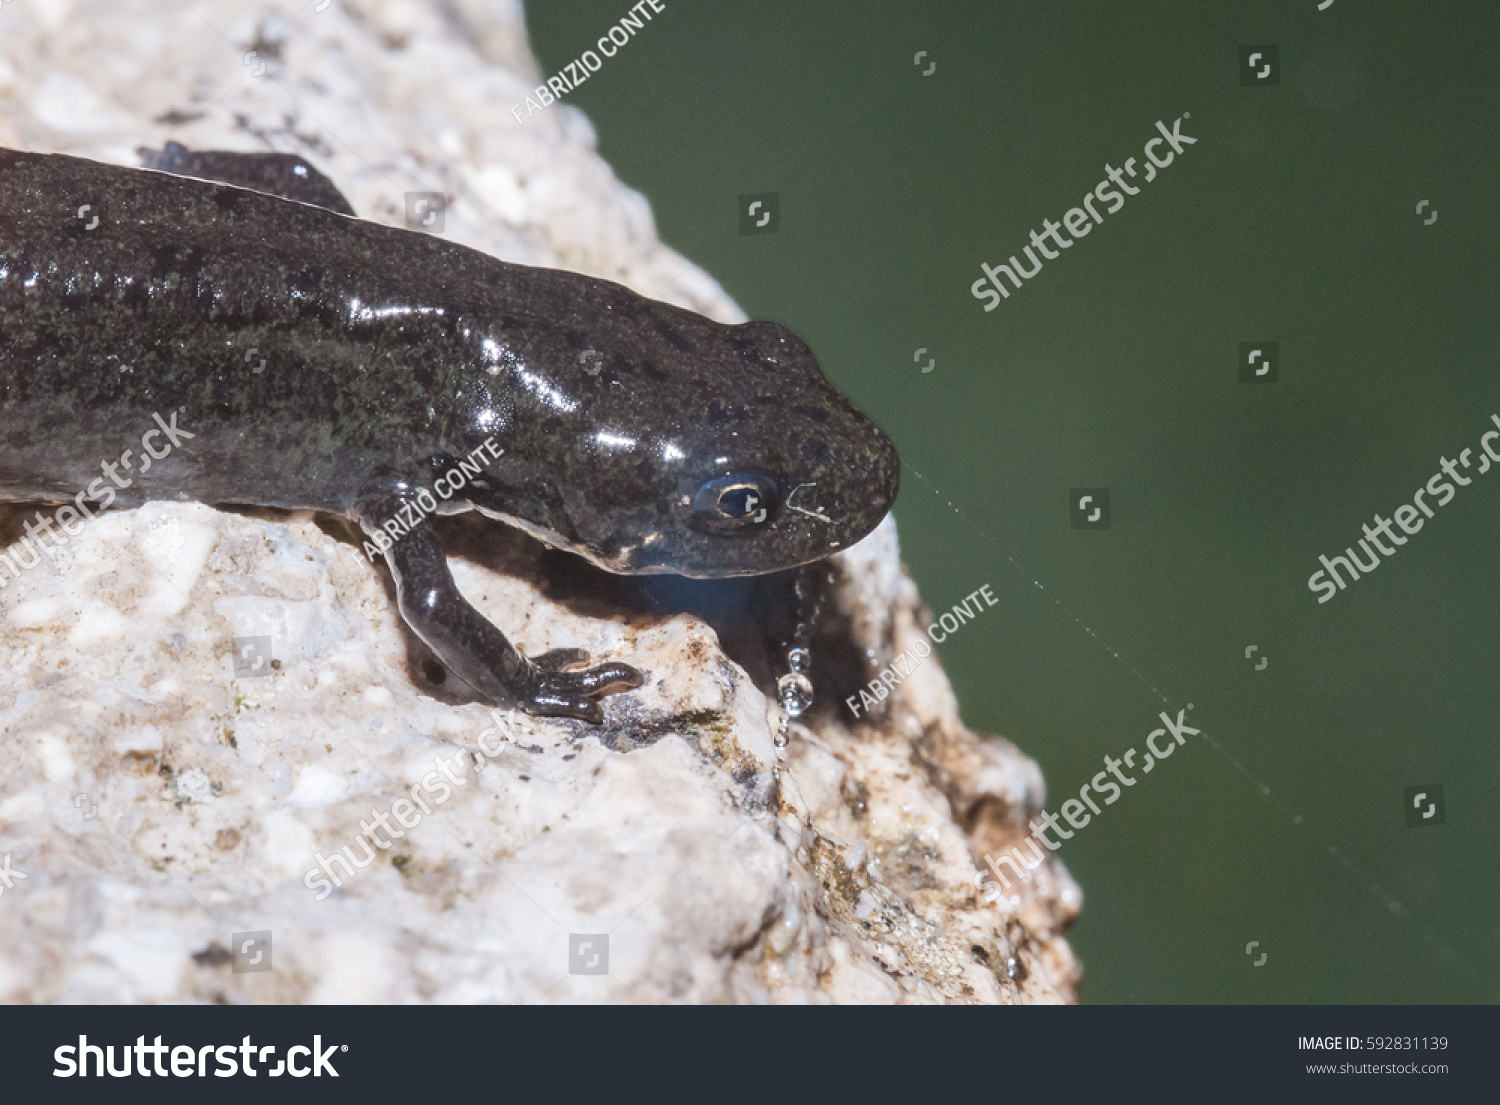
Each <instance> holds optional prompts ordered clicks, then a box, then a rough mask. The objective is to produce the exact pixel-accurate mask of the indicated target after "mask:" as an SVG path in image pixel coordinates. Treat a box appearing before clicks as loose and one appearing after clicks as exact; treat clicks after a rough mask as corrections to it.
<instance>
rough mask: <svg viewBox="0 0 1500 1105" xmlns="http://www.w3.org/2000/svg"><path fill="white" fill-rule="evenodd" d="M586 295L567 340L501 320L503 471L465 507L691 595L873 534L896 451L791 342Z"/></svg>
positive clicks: (549, 328)
mask: <svg viewBox="0 0 1500 1105" xmlns="http://www.w3.org/2000/svg"><path fill="white" fill-rule="evenodd" d="M581 279H586V278H580V277H577V276H576V275H573V280H574V281H575V282H576V281H578V280H581ZM589 284H590V285H591V289H590V290H591V292H592V294H591V295H588V296H585V297H580V295H579V289H578V288H577V286H576V284H575V286H574V287H572V288H571V289H570V295H571V298H570V301H569V303H568V307H569V308H570V309H569V310H567V311H566V312H565V313H564V314H563V317H564V318H566V320H567V322H566V324H558V323H553V324H551V325H547V324H544V323H543V322H542V321H541V312H540V311H538V313H537V315H536V316H533V317H534V319H535V321H530V320H522V319H518V318H515V317H511V318H509V319H507V326H506V327H505V328H504V329H505V331H506V333H505V334H504V337H503V338H502V339H501V340H500V342H499V343H498V346H499V349H500V352H499V354H498V356H497V357H496V358H495V359H496V360H497V361H498V362H500V363H502V364H503V365H504V366H505V369H506V371H505V373H504V374H505V376H507V377H508V381H507V383H508V384H509V385H510V386H508V387H507V388H506V393H507V394H508V395H509V396H511V397H514V405H513V406H510V408H509V410H508V411H507V414H509V416H510V417H509V418H505V419H502V420H501V421H502V422H505V423H508V424H507V425H503V426H500V427H498V428H499V429H500V430H501V438H500V440H501V442H502V444H503V445H504V446H505V447H506V454H505V455H504V456H503V457H502V458H500V460H498V461H496V462H495V463H494V464H493V465H492V466H491V467H490V471H489V473H488V479H487V482H489V483H491V484H492V485H493V486H494V487H495V488H496V489H497V491H496V493H495V495H494V496H493V498H492V500H491V501H490V502H488V503H487V502H485V501H482V500H481V499H479V498H475V499H474V500H473V501H474V505H475V506H477V507H478V508H479V509H481V510H485V511H486V512H487V513H491V514H494V515H497V516H502V517H504V518H505V520H507V521H510V522H512V523H513V524H517V525H520V526H521V527H522V528H524V529H527V530H528V531H530V532H532V533H533V534H534V535H535V536H538V537H540V538H542V539H543V540H545V541H547V542H548V543H550V544H553V545H556V546H559V547H562V548H567V549H570V550H572V551H573V552H576V553H578V554H579V555H581V556H583V557H585V558H587V559H588V560H590V561H592V562H593V563H595V564H597V565H599V566H600V567H602V568H605V569H607V570H609V571H612V572H619V573H625V574H657V573H670V574H676V575H683V576H690V577H695V578H719V577H728V576H745V575H758V574H761V573H765V572H775V571H782V570H784V569H788V568H794V567H797V566H798V565H801V564H806V563H809V562H812V561H816V560H821V559H823V558H824V557H828V556H831V555H833V554H834V553H837V552H839V551H841V550H843V549H846V548H848V547H849V546H850V545H853V544H854V543H855V542H857V541H859V540H860V539H861V538H862V537H864V536H865V535H866V534H868V533H869V532H870V531H871V530H873V529H874V528H875V527H876V526H877V525H879V523H880V521H881V519H883V518H884V517H885V515H886V514H887V513H888V512H889V511H890V509H891V505H892V503H893V502H894V501H895V498H896V491H897V485H898V481H899V473H900V458H899V457H898V456H897V454H896V449H895V446H894V445H893V444H892V443H891V441H890V439H889V438H888V437H887V436H886V435H885V434H884V433H882V432H881V430H880V429H879V428H878V427H876V425H875V424H874V423H873V422H871V421H870V419H869V418H867V417H866V416H865V415H863V414H862V413H860V412H859V411H858V410H857V409H855V407H854V405H853V404H852V403H850V402H849V400H848V399H846V398H845V397H844V396H843V395H841V394H840V393H839V392H838V391H837V390H835V389H834V388H833V386H832V385H831V384H829V383H828V381H827V379H825V378H824V376H823V372H822V370H821V368H820V367H819V366H818V362H817V360H816V358H814V356H813V354H812V351H811V350H810V349H808V347H807V345H806V344H805V343H804V342H803V341H802V340H801V339H800V338H798V337H797V336H796V335H795V334H793V333H792V332H791V331H790V330H788V329H787V328H785V327H784V326H780V325H777V324H775V323H770V322H747V323H743V324H740V325H726V324H723V323H718V322H714V321H713V320H711V319H707V318H705V317H703V316H701V315H697V314H694V313H692V312H690V311H685V310H682V309H680V308H677V307H672V306H670V305H668V304H664V303H658V302H655V301H653V300H647V299H643V298H641V297H639V296H637V295H635V294H634V293H633V292H630V291H628V290H627V289H625V288H622V287H620V286H619V285H615V284H608V283H606V282H604V281H589ZM552 317H553V318H554V319H556V318H557V317H558V316H557V315H556V314H554V315H552ZM491 344H492V346H493V345H496V344H497V343H496V342H495V341H493V340H492V342H491ZM494 424H495V419H494V418H493V417H492V418H491V425H494Z"/></svg>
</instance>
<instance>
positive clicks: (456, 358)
mask: <svg viewBox="0 0 1500 1105" xmlns="http://www.w3.org/2000/svg"><path fill="white" fill-rule="evenodd" d="M151 163H153V164H160V165H162V166H163V167H165V168H171V169H173V170H174V171H177V172H192V173H196V174H200V175H203V176H212V177H214V178H216V179H227V180H231V181H235V182H243V183H245V184H247V185H249V186H250V187H253V188H256V189H266V190H270V191H276V192H279V193H280V194H282V195H291V196H295V197H297V198H298V199H301V200H306V201H308V202H292V201H291V200H288V199H283V198H279V196H277V195H269V194H264V193H263V192H261V191H250V190H248V189H247V188H244V187H233V186H230V185H226V184H222V183H209V182H207V181H203V180H194V179H187V178H185V177H182V176H177V175H169V174H167V173H164V172H152V171H146V170H141V169H125V168H119V167H115V166H108V165H102V164H98V163H95V162H91V161H85V160H81V159H77V158H71V157H65V156H62V155H56V154H26V153H17V152H14V151H8V150H0V499H3V500H9V501H36V500H55V501H62V500H70V499H73V498H74V497H75V496H76V495H78V494H79V492H80V491H82V490H84V489H85V488H87V487H89V485H90V484H91V483H93V482H94V481H96V480H97V479H98V478H99V476H100V464H101V462H102V461H105V460H114V459H116V458H118V457H119V456H120V454H121V452H122V450H123V449H125V448H128V447H130V446H132V445H135V444H136V443H137V442H139V440H140V438H141V436H142V434H143V433H145V432H146V431H149V430H150V429H151V428H152V427H153V425H154V421H153V414H160V415H162V416H163V417H166V416H168V415H169V414H170V413H171V412H174V411H175V412H177V423H178V425H179V426H180V427H181V428H182V429H183V430H186V431H189V432H191V433H192V434H193V435H195V436H194V437H193V438H192V439H191V440H190V441H188V440H184V441H183V442H182V443H181V444H180V446H179V447H178V448H177V449H175V450H174V451H173V452H172V453H171V454H170V455H169V456H167V457H165V458H163V459H159V460H155V461H153V462H152V465H151V467H150V469H149V470H148V471H133V472H131V473H129V475H130V476H132V482H131V485H130V486H129V487H126V488H116V489H114V490H115V495H116V500H117V501H118V502H120V503H122V504H124V505H127V506H128V505H136V504H139V503H140V502H143V501H146V500H149V499H179V500H180V499H191V500H197V501H202V502H208V503H245V504H255V505H261V506H271V507H283V508H308V509H314V510H322V511H332V512H336V513H340V514H343V515H346V516H348V517H350V518H353V519H355V520H356V521H357V522H358V523H359V524H360V525H361V526H362V527H363V528H364V529H365V531H366V533H367V534H371V535H373V534H374V533H375V532H376V531H378V530H380V528H381V527H382V526H383V525H384V524H385V523H386V522H387V521H388V520H389V519H391V518H393V517H395V516H396V515H397V514H398V513H400V512H401V511H402V510H403V508H404V507H406V506H408V505H409V504H411V503H412V502H413V501H414V499H415V497H416V496H417V494H418V492H420V491H423V490H430V489H431V488H432V487H433V484H434V482H435V481H436V480H437V479H438V478H439V477H441V476H443V475H444V474H445V473H448V472H450V471H452V470H453V469H454V468H455V467H456V465H457V463H458V461H459V460H460V458H463V457H466V456H468V455H470V454H471V453H473V451H474V450H475V449H476V447H478V446H480V444H481V443H482V442H484V441H486V440H487V439H492V440H493V441H494V443H495V446H496V447H498V448H499V449H501V450H503V452H502V454H501V456H500V457H499V459H497V460H493V461H490V462H489V463H488V464H487V465H486V468H485V471H484V473H483V475H482V477H481V478H480V479H477V480H475V481H473V482H471V483H470V484H469V485H468V486H467V487H466V488H465V489H464V490H463V491H462V492H460V493H459V495H458V496H456V497H454V498H452V499H449V500H447V501H446V502H445V503H444V505H443V507H442V511H441V512H443V513H451V512H455V511H461V510H468V509H477V510H480V511H482V512H484V513H485V514H487V515H489V516H492V517H496V518H499V519H502V520H504V521H506V522H508V523H510V524H513V525H518V526H521V527H522V528H524V529H526V530H527V531H529V532H531V533H533V534H534V535H536V536H538V537H540V538H541V539H543V540H545V541H547V542H549V543H551V544H554V545H557V546H559V547H562V548H566V549H570V550H572V551H573V552H576V553H578V554H580V555H582V556H585V557H587V558H588V559H590V560H591V561H593V562H594V563H596V564H598V565H600V566H602V567H604V568H607V569H609V570H610V571H615V572H628V573H638V572H672V573H677V574H681V575H688V576H696V577H721V576H734V575H751V574H757V573H762V572H770V571H776V570H780V569H785V568H790V567H794V566H796V565H798V564H803V563H807V562H809V561H813V560H817V559H820V558H822V557H825V556H828V555H830V554H832V553H834V552H836V551H838V550H839V549H841V548H844V547H847V546H848V545H850V544H852V543H853V542H855V541H857V540H859V539H860V538H861V537H863V536H864V535H865V534H867V533H868V532H869V531H870V530H871V529H873V528H874V527H875V525H876V524H877V523H878V522H879V521H880V519H881V518H882V517H883V516H884V515H885V513H886V512H887V510H888V509H889V508H890V505H891V502H892V500H893V499H894V497H895V494H896V485H897V473H898V465H899V462H898V459H897V456H896V453H895V450H894V448H893V447H892V445H891V443H890V441H889V440H888V439H887V438H886V437H885V435H884V434H882V433H881V432H880V431H879V430H878V429H877V428H876V427H875V426H874V425H873V424H872V423H871V422H870V421H869V420H868V419H867V418H865V417H864V416H863V415H861V414H860V413H859V412H858V411H856V410H855V409H854V407H853V406H852V405H851V404H850V403H849V402H848V400H846V399H845V398H844V397H843V396H842V395H840V394H839V393H838V392H836V391H834V390H833V389H832V388H831V387H830V386H829V385H828V383H827V381H826V380H824V378H823V375H822V373H821V371H820V370H819V368H818V365H817V362H816V361H815V360H814V358H813V356H812V354H811V352H809V350H808V349H807V347H806V345H804V344H803V343H802V342H801V341H800V340H799V339H798V338H797V337H796V336H795V335H793V334H792V333H791V332H790V331H788V330H786V329H785V328H783V327H781V326H777V325H775V324H773V323H766V322H755V323H747V324H744V325H741V326H726V325H722V324H720V323H716V322H713V321H711V320H709V319H707V318H704V317H702V316H700V315H696V314H694V313H692V312H689V311H684V310H681V309H679V308H676V307H672V306H669V305H667V304H663V303H659V302H656V301H653V300H648V299H644V298H642V297H641V296H638V295H636V294H635V293H634V292H631V291H630V290H628V289H626V288H624V287H622V286H620V285H618V284H613V283H609V282H607V281H603V280H595V279H591V278H589V277H584V276H580V275H578V274H575V273H569V272H562V271H557V270H550V269H537V268H528V267H524V266H519V265H509V264H505V263H503V262H500V261H497V260H495V259H494V258H492V257H489V256H487V255H485V254H482V253H479V252H476V251H474V250H470V249H466V248H464V247H462V246H458V245H453V244H451V243H448V242H445V241H443V240H441V239H438V238H435V237H432V236H430V235H427V234H422V233H416V232H411V231H405V230H397V229H393V228H391V227H386V226H381V225H377V224H374V223H369V222H363V221H360V220H358V219H354V218H350V217H347V216H346V215H343V214H339V213H337V211H336V210H330V209H328V208H339V207H340V204H342V203H343V200H342V197H341V196H339V195H338V193H337V191H336V190H334V189H333V187H332V185H331V184H329V183H328V182H327V181H326V179H324V178H322V177H321V175H320V174H317V172H316V170H313V169H311V167H309V166H306V165H305V164H302V163H300V162H298V161H297V160H296V159H295V158H290V157H287V156H284V155H270V156H268V157H258V156H254V155H249V156H247V155H230V156H226V155H222V154H215V153H200V154H189V153H188V151H185V150H182V149H181V147H169V148H168V150H167V151H165V153H164V154H155V155H153V159H152V161H151ZM313 203H320V204H323V205H324V206H321V207H320V206H312V204H313ZM84 206H87V207H88V209H89V210H88V211H86V212H84V215H83V216H82V217H80V215H79V210H80V208H82V207H84ZM345 207H347V205H345ZM96 218H97V222H95V221H94V220H95V219H96ZM262 362H264V365H263V367H262ZM85 501H88V500H85ZM406 517H407V518H408V519H410V518H412V517H414V515H413V514H412V513H411V512H409V511H408V512H407V514H406ZM385 557H386V560H387V563H388V564H389V565H390V567H391V569H392V572H393V574H394V575H395V578H396V581H397V592H398V596H399V597H400V603H401V611H402V614H403V616H404V617H405V618H406V620H407V622H408V624H409V625H411V627H412V628H413V629H414V630H415V631H416V632H417V633H418V634H419V635H420V636H421V637H422V638H423V639H424V640H426V641H427V642H428V644H429V645H431V646H432V647H433V649H434V651H435V652H436V653H437V654H438V656H439V657H440V658H441V659H442V660H443V661H444V662H445V663H446V664H447V665H448V666H449V667H450V669H452V670H453V671H455V672H456V673H457V674H458V675H459V676H460V677H461V678H463V679H464V680H465V681H466V682H468V683H470V684H471V685H473V686H474V688H475V690H476V691H478V692H479V693H480V694H481V695H482V696H483V697H486V698H488V699H490V700H492V701H495V702H498V703H500V704H502V705H509V704H516V705H520V706H522V707H523V708H525V709H528V710H530V711H532V712H534V713H543V714H561V715H567V716H573V717H581V718H585V719H587V720H592V721H598V720H599V719H600V718H601V717H602V714H601V712H600V707H599V703H598V702H597V698H598V697H600V696H601V695H604V694H608V693H610V692H612V691H616V690H621V689H625V688H627V687H630V686H636V685H639V683H640V681H641V676H640V674H639V673H638V672H636V671H635V670H634V669H631V668H629V667H627V666H625V665H623V664H605V665H603V666H601V667H598V668H593V669H589V670H587V671H572V670H566V669H568V668H571V667H576V666H577V665H578V664H580V663H585V662H586V661H587V658H586V656H585V655H584V654H581V653H578V652H576V651H574V650H564V651H563V652H561V653H559V654H555V655H554V654H549V655H548V656H545V657H533V658H532V659H530V660H528V659H526V658H525V657H524V656H523V655H521V654H520V653H519V652H517V651H516V650H515V649H514V648H512V647H511V645H510V643H509V642H508V641H506V639H505V638H504V636H503V635H502V634H501V633H500V631H499V630H498V629H496V628H495V627H494V626H493V625H491V624H490V623H489V622H487V621H485V620H484V619H483V618H482V617H481V616H480V615H479V614H478V613H477V612H476V611H474V610H473V608H472V607H469V606H468V604H467V603H466V602H464V600H463V599H462V598H461V597H460V596H459V595H458V593H457V590H456V589H455V588H454V587H453V585H452V580H451V577H449V575H448V571H447V566H446V563H445V561H444V559H443V556H442V552H441V549H440V548H439V547H438V546H437V543H436V540H435V538H434V537H433V535H432V531H431V528H430V526H428V525H427V524H426V523H425V522H424V523H422V524H420V525H418V526H416V527H415V528H414V529H412V530H411V531H410V532H409V533H405V534H404V535H403V536H402V537H401V538H400V540H397V541H395V542H394V543H392V544H391V547H390V548H388V549H387V550H386V551H385ZM5 571H6V569H5V566H4V564H3V562H0V572H5Z"/></svg>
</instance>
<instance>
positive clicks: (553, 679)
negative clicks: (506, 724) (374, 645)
mask: <svg viewBox="0 0 1500 1105" xmlns="http://www.w3.org/2000/svg"><path fill="white" fill-rule="evenodd" d="M416 492H417V489H416V488H414V487H412V486H410V485H408V484H406V483H405V482H399V483H396V484H394V485H386V486H380V487H376V488H372V489H371V490H370V492H369V493H368V494H366V495H365V496H364V497H362V498H361V500H360V502H359V505H358V506H357V507H356V508H355V520H356V521H357V522H358V523H359V526H360V528H361V529H362V530H363V531H364V532H365V533H366V534H367V535H368V536H369V537H370V538H372V539H374V538H375V537H376V534H380V535H381V538H382V540H381V541H380V542H379V543H380V544H381V545H383V546H384V552H385V561H386V564H388V565H389V566H390V569H391V576H392V577H393V578H394V579H395V582H396V601H397V606H398V608H399V609H400V611H401V617H402V618H403V619H404V620H405V621H406V624H407V625H408V626H410V627H411V629H412V632H414V633H416V635H417V636H418V637H420V638H422V640H423V641H425V642H427V645H428V647H429V648H431V649H432V651H433V652H434V653H435V654H436V655H437V657H438V659H439V660H441V661H442V662H443V664H444V665H446V666H447V668H448V669H449V670H450V671H452V672H453V673H454V674H455V675H457V676H458V677H459V678H460V679H462V680H463V681H464V682H465V683H467V684H468V685H469V686H470V687H472V688H473V689H474V690H475V691H476V692H478V694H479V695H480V696H482V697H483V698H485V699H486V700H487V701H490V702H492V703H493V704H495V705H498V706H505V707H510V706H519V707H521V709H523V710H525V711H526V712H527V713H529V714H535V715H538V716H543V717H572V718H578V719H580V720H582V721H588V722H592V723H594V724H596V725H597V724H599V723H600V722H602V721H603V720H604V710H603V708H602V707H601V706H600V705H599V703H598V702H597V701H595V700H596V699H597V698H599V697H601V696H603V695H607V694H615V693H617V692H619V691H627V690H633V689H634V688H636V687H639V686H640V685H641V684H642V683H644V682H645V677H644V676H643V675H642V674H641V672H639V671H637V670H636V669H635V668H633V667H631V666H629V665H628V664H618V663H615V664H601V665H599V666H598V667H594V668H587V669H586V670H583V671H575V670H571V669H575V668H578V667H581V666H582V665H584V664H587V663H588V662H589V654H588V653H587V652H586V651H584V650H583V649H578V648H563V649H554V650H552V651H551V652H545V653H543V654H542V655H540V656H537V657H534V658H528V657H526V656H525V655H523V654H522V653H521V652H520V651H519V650H518V649H516V648H515V646H513V645H512V644H511V643H510V641H509V640H507V639H506V636H505V634H503V633H501V632H500V630H499V629H497V628H496V627H495V626H494V625H493V624H491V623H490V622H489V620H488V619H486V618H485V616H484V615H483V614H481V613H480V612H479V611H478V610H475V609H474V607H472V606H470V605H469V603H468V601H467V600H465V599H464V597H463V595H461V594H460V593H459V591H458V587H457V586H456V585H455V584H454V582H453V576H452V574H451V573H450V572H449V571H448V562H447V558H446V557H445V556H444V555H443V550H442V548H441V546H440V545H439V544H438V542H437V537H436V535H435V534H434V533H433V532H432V525H431V523H430V522H429V521H428V520H427V518H426V517H421V519H420V521H418V522H417V523H416V525H414V526H412V527H411V528H409V529H408V530H407V531H406V532H405V533H403V534H402V535H401V536H400V537H398V538H395V539H394V540H392V539H391V538H390V535H389V534H388V533H387V532H386V531H385V530H384V529H383V527H384V525H385V523H386V521H388V520H389V519H391V518H397V517H401V516H402V513H403V510H405V511H406V517H407V518H411V517H413V516H414V515H415V514H416V512H415V511H412V510H410V508H411V507H412V506H413V505H414V503H415V497H414V496H415V494H416Z"/></svg>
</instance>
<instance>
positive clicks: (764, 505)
mask: <svg viewBox="0 0 1500 1105" xmlns="http://www.w3.org/2000/svg"><path fill="white" fill-rule="evenodd" d="M779 505H780V500H779V497H778V495H777V492H776V484H775V483H773V482H772V481H771V480H770V479H768V478H766V477H765V476H752V475H730V476H720V477H719V478H718V479H716V480H709V481H708V482H707V483H706V484H704V485H703V486H702V487H700V488H699V489H698V494H697V495H696V496H694V498H693V513H692V522H693V523H694V525H695V527H696V528H699V529H703V530H706V531H708V532H709V533H739V532H743V531H746V530H749V529H752V528H754V527H756V526H759V525H762V524H763V523H765V522H766V521H768V520H769V519H770V517H771V515H772V514H774V513H775V511H776V508H777V507H778V506H779Z"/></svg>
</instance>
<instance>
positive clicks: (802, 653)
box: [786, 647, 812, 672]
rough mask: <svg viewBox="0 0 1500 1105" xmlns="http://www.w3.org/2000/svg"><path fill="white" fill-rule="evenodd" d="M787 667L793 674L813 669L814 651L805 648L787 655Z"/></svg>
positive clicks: (795, 649) (794, 650) (796, 649)
mask: <svg viewBox="0 0 1500 1105" xmlns="http://www.w3.org/2000/svg"><path fill="white" fill-rule="evenodd" d="M786 664H787V667H789V668H791V669H792V671H793V672H804V671H807V670H808V669H809V668H810V667H812V651H811V650H810V649H805V648H800V647H799V648H794V649H791V650H789V651H788V652H787V654H786Z"/></svg>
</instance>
